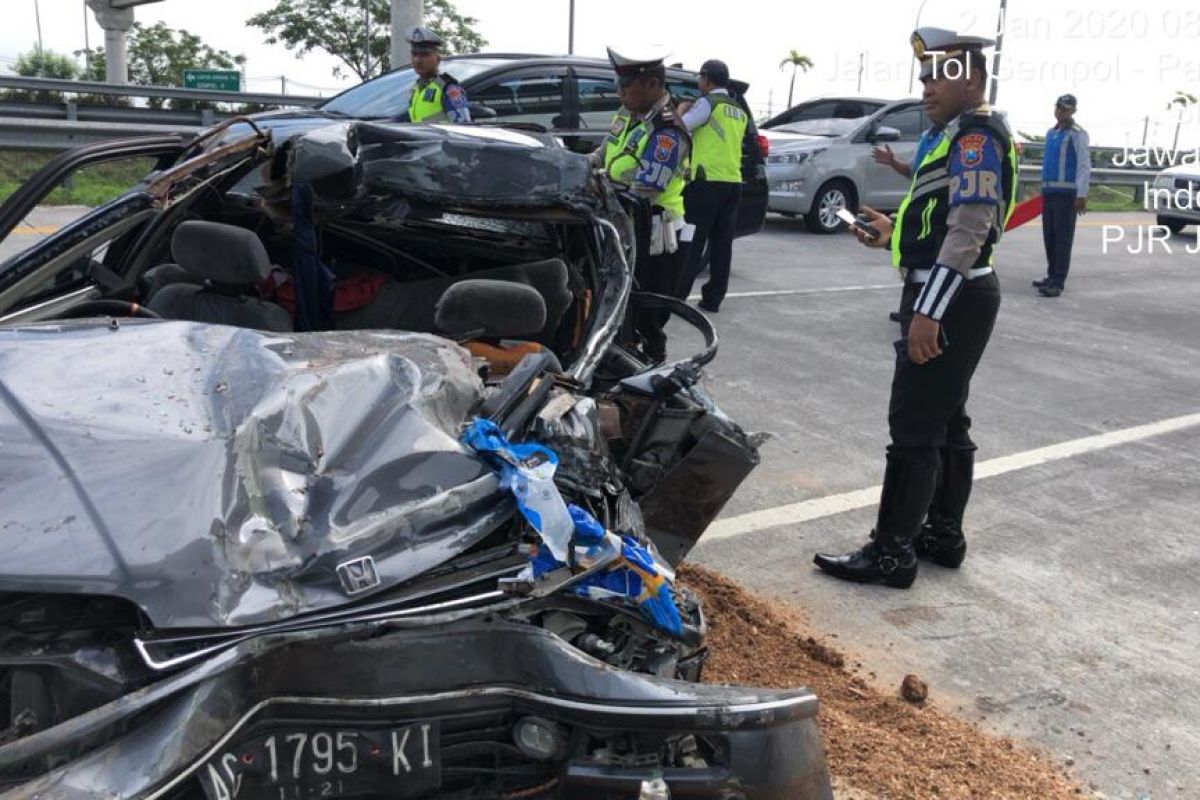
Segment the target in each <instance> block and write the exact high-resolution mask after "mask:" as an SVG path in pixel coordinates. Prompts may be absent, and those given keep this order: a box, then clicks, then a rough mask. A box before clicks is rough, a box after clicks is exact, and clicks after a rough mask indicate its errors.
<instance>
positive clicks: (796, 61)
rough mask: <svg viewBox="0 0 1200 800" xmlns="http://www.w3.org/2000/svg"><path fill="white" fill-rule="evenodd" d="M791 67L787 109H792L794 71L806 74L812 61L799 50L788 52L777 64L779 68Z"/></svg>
mask: <svg viewBox="0 0 1200 800" xmlns="http://www.w3.org/2000/svg"><path fill="white" fill-rule="evenodd" d="M789 64H790V65H791V67H792V82H791V84H790V85H789V86H788V108H791V107H792V90H793V89H795V88H796V70H797V69H798V70H800V71H801V72H808V70H809V69H810V68H812V65H813V61H812V59H811V58H809V57H808V56H806V55H804V54H803V53H801V52H800V51H799V50H790V51H788V56H787V58H785V59H784V60H783V61H780V62H779V68H780V69H783V68H784V67H786V66H788V65H789Z"/></svg>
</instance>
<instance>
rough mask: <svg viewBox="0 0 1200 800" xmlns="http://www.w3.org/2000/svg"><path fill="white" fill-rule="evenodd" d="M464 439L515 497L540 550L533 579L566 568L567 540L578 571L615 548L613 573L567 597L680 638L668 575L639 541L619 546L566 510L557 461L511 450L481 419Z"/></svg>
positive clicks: (592, 522) (579, 512) (550, 455)
mask: <svg viewBox="0 0 1200 800" xmlns="http://www.w3.org/2000/svg"><path fill="white" fill-rule="evenodd" d="M462 439H463V443H464V444H466V445H467V446H468V447H470V448H471V449H472V450H474V451H475V452H476V453H478V454H479V455H481V456H483V457H484V458H485V459H487V460H488V462H489V463H490V464H491V465H492V467H493V468H494V469H495V470H496V471H498V472H499V473H500V483H501V485H503V486H505V487H507V488H508V489H509V490H510V491H511V492H512V493H513V496H514V497H515V498H516V500H517V508H518V509H520V511H521V513H522V514H523V515H524V517H525V519H526V520H528V522H529V524H530V525H532V526H533V528H534V530H536V531H537V532H538V534H539V535H540V536H541V538H542V541H543V542H544V543H545V544H546V548H545V549H542V548H538V550H537V552H535V553H534V554H533V555H532V556H531V557H530V559H529V567H530V571H531V572H532V576H533V577H534V578H535V579H536V578H540V577H541V576H543V575H545V574H546V573H548V572H552V571H554V570H556V569H561V568H563V567H565V566H566V565H567V553H568V549H569V548H570V546H571V537H572V535H574V539H575V559H576V562H577V563H579V564H583V565H586V564H587V563H588V562H591V563H595V562H596V561H598V560H599V559H600V558H601V557H604V556H607V555H610V554H611V553H612V551H613V550H615V549H616V548H617V547H618V545H619V546H620V553H619V554H618V555H617V558H616V560H615V561H614V563H613V564H612V566H610V567H609V568H608V569H607V570H605V571H604V572H600V573H598V574H595V575H589V576H588V577H587V578H585V579H583V580H582V581H580V582H579V583H577V584H574V585H573V586H571V588H570V589H569V590H568V591H571V592H574V593H575V594H578V595H580V596H582V597H588V598H592V599H594V600H607V599H613V598H617V599H622V600H632V601H633V602H635V603H636V604H637V606H638V608H639V609H640V610H641V612H642V614H643V615H644V616H645V617H646V618H647V619H648V620H649V621H650V622H651V623H653V624H654V625H656V626H658V627H659V628H661V629H663V630H665V631H667V632H669V633H672V634H676V635H679V634H681V633H682V632H683V619H682V618H681V617H680V616H679V609H677V608H676V607H675V598H674V593H673V587H672V576H671V573H670V570H669V569H668V568H667V567H665V566H663V565H661V564H659V563H658V562H657V561H656V560H655V558H654V555H653V554H652V553H651V552H650V550H649V549H647V548H646V547H645V546H644V545H642V544H641V543H640V542H638V540H637V539H635V538H633V537H632V536H623V537H621V538H620V539H618V538H617V537H616V536H615V535H613V534H610V533H609V532H608V531H606V530H605V529H604V526H603V525H601V524H600V523H599V522H598V521H597V520H596V518H595V517H593V516H592V515H591V514H590V513H589V512H588V511H587V509H584V508H580V507H579V506H577V505H574V504H572V505H567V503H566V502H565V501H564V500H563V499H562V495H561V494H560V493H559V491H558V487H557V486H555V485H554V470H555V469H556V468H557V466H558V455H557V454H556V453H555V452H554V451H553V450H551V449H550V448H549V447H546V446H545V445H540V444H513V443H511V442H509V441H508V438H507V437H506V436H505V435H504V432H503V431H501V430H500V428H499V427H498V426H497V425H496V424H495V423H494V422H492V421H491V420H487V419H475V420H474V421H472V423H471V424H470V425H469V426H468V427H467V430H466V431H465V432H464V433H463V437H462Z"/></svg>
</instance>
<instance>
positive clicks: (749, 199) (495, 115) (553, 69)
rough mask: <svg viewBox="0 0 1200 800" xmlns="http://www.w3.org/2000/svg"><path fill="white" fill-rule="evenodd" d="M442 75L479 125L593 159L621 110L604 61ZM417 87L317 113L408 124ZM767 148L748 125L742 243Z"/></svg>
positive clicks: (351, 99)
mask: <svg viewBox="0 0 1200 800" xmlns="http://www.w3.org/2000/svg"><path fill="white" fill-rule="evenodd" d="M442 69H443V71H444V72H446V73H448V74H450V75H453V76H454V77H455V78H456V79H458V80H459V81H460V82H461V83H462V85H463V88H464V89H466V91H467V96H468V97H469V98H470V101H471V114H472V117H473V118H474V119H475V121H476V122H480V123H484V124H492V125H495V124H502V125H505V126H509V127H511V126H514V125H518V126H522V127H526V126H535V127H536V128H537V129H539V130H542V131H546V132H549V133H552V134H553V135H554V136H556V137H558V138H559V139H560V140H561V141H562V142H563V143H564V144H565V145H566V146H567V147H569V148H570V149H572V150H574V151H576V152H589V151H591V150H594V149H595V148H596V147H597V146H599V145H600V143H601V141H603V139H604V137H605V136H606V135H607V134H608V129H609V127H610V125H611V123H612V118H613V114H614V113H616V111H617V109H618V108H620V106H621V101H620V98H619V97H618V96H617V83H616V79H615V77H614V76H613V71H612V67H611V65H610V64H609V63H608V62H607V61H606V60H604V59H600V58H585V57H582V56H540V55H528V54H512V53H502V54H477V55H463V56H453V57H450V58H446V59H445V60H444V61H443V62H442ZM415 80H416V73H414V72H413V70H412V69H411V68H405V69H398V70H394V71H392V72H389V73H387V74H386V75H381V76H380V77H378V78H375V79H373V80H369V81H367V82H366V83H363V84H360V85H358V86H355V87H354V88H352V89H347V90H346V91H345V92H342V93H341V94H339V95H337V96H336V97H333V98H331V99H330V100H328V101H326V102H325V103H323V104H322V105H321V106H319V107H318V108H317V109H316V110H317V111H318V112H319V113H322V114H326V115H328V116H331V117H353V118H355V119H367V120H389V121H403V120H405V119H407V116H408V98H409V95H410V94H411V92H412V85H413V83H414V81H415ZM667 88H668V90H669V91H670V92H671V95H672V96H673V97H674V98H675V99H676V100H677V101H679V100H689V99H694V98H696V97H699V96H700V88H699V86H698V85H697V75H696V73H694V72H691V71H689V70H685V69H680V68H671V69H668V70H667ZM730 88H731V90H732V94H733V95H734V96H735V97H736V98H737V100H738V102H739V103H741V104H742V107H743V108H744V109H745V110H746V113H747V116H748V117H749V118H750V119H753V114H751V112H750V108H749V106H748V105H746V92H747V91H748V89H749V85H748V84H746V83H742V82H740V81H732V83H731V86H730ZM311 114H312V112H311V111H305V112H277V113H271V114H264V115H259V116H258V117H256V119H257V120H260V121H264V122H266V123H267V124H269V125H271V126H272V127H274V126H275V125H277V124H279V123H280V122H284V121H286V120H287V119H289V118H294V117H297V116H301V117H303V116H310V115H311ZM766 146H767V145H766V139H765V138H763V137H762V136H760V135H759V133H758V131H757V129H756V128H755V126H754V123H753V122H751V123H750V125H749V126H748V127H747V129H746V136H745V139H744V140H743V142H742V180H743V181H744V182H745V185H744V186H743V189H742V200H741V205H740V206H739V210H738V227H737V235H738V236H748V235H750V234H752V233H757V232H758V231H759V230H761V229H762V225H763V219H764V218H765V217H766V213H767V177H766V164H765V160H766Z"/></svg>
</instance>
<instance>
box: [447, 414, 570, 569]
mask: <svg viewBox="0 0 1200 800" xmlns="http://www.w3.org/2000/svg"><path fill="white" fill-rule="evenodd" d="M462 439H463V443H464V444H466V445H467V446H468V447H470V448H471V449H472V450H474V451H475V452H476V453H478V454H479V455H481V456H483V457H484V458H485V459H487V460H488V462H489V463H490V464H491V465H492V467H493V469H495V470H497V471H498V472H499V473H500V484H501V485H502V486H504V487H506V488H507V489H508V490H509V491H511V492H512V494H513V497H514V498H516V501H517V508H518V509H519V510H520V512H521V514H522V515H523V516H524V517H525V519H526V520H527V521H528V522H529V524H530V525H531V526H533V529H534V530H535V531H537V532H538V535H539V536H541V538H542V541H543V542H545V543H546V547H548V548H549V549H550V552H551V553H552V554H553V555H554V557H555V558H556V559H558V560H559V561H563V562H565V561H566V560H567V553H568V550H569V548H570V546H571V534H572V532H573V531H574V530H575V523H574V522H573V521H572V519H571V514H570V512H568V511H567V504H566V503H565V502H564V501H563V498H562V495H561V494H560V493H559V491H558V487H557V486H555V484H554V471H555V470H556V469H557V468H558V455H557V454H556V453H555V452H554V451H553V450H551V449H550V448H549V447H546V446H545V445H540V444H512V443H511V442H509V441H508V437H506V436H505V435H504V432H503V431H501V430H500V428H499V426H497V425H496V423H494V422H492V421H491V420H488V419H479V418H477V419H475V420H474V421H473V422H472V423H471V424H470V426H468V427H467V430H466V431H465V432H464V433H463V436H462Z"/></svg>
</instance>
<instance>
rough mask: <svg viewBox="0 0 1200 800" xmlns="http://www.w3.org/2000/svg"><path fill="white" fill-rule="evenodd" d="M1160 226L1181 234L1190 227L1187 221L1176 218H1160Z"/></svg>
mask: <svg viewBox="0 0 1200 800" xmlns="http://www.w3.org/2000/svg"><path fill="white" fill-rule="evenodd" d="M1158 224H1159V225H1163V226H1165V227H1166V228H1167V230H1169V231H1170V232H1171V233H1179V232H1180V231H1182V230H1183V229H1184V228H1186V227H1187V226H1188V223H1187V222H1186V221H1184V220H1182V219H1176V218H1175V217H1159V218H1158Z"/></svg>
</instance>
